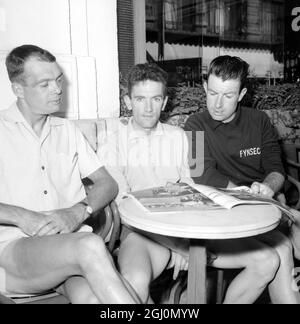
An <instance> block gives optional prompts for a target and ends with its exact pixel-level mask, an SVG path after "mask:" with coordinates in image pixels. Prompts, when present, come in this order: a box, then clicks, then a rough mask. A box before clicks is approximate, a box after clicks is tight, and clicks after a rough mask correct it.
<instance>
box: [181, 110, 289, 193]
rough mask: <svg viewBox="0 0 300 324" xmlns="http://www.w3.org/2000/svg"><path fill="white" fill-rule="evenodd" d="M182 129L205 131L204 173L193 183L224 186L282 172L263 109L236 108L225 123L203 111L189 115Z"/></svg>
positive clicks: (275, 140)
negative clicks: (232, 115)
mask: <svg viewBox="0 0 300 324" xmlns="http://www.w3.org/2000/svg"><path fill="white" fill-rule="evenodd" d="M185 130H186V131H193V132H194V131H204V139H205V145H204V155H205V158H204V173H203V175H202V176H201V177H197V178H194V180H195V182H196V183H201V184H205V185H210V186H214V187H219V188H225V187H227V185H228V183H229V181H231V182H233V183H234V184H235V185H239V186H240V185H251V184H252V183H253V182H254V181H257V182H262V181H263V180H264V179H265V178H266V176H267V175H268V174H270V173H272V172H279V173H281V174H283V175H285V172H284V167H283V164H282V160H281V150H280V146H279V143H278V136H277V133H276V131H275V129H274V127H273V126H272V124H271V122H270V120H269V118H268V116H267V115H266V114H265V113H264V112H262V111H258V110H255V109H251V108H244V107H239V108H238V110H237V113H236V116H235V118H234V119H233V120H232V121H231V122H230V123H227V124H224V123H222V122H219V121H215V120H213V119H212V118H211V116H210V114H209V112H208V111H205V112H203V113H197V114H194V115H192V116H191V117H190V118H189V119H188V120H187V122H186V125H185ZM193 138H195V136H193ZM196 146H197V144H194V145H193V147H196Z"/></svg>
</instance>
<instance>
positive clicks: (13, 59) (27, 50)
mask: <svg viewBox="0 0 300 324" xmlns="http://www.w3.org/2000/svg"><path fill="white" fill-rule="evenodd" d="M30 58H37V59H39V60H41V61H44V62H56V58H55V56H54V55H52V54H51V53H50V52H48V51H47V50H45V49H43V48H40V47H38V46H35V45H22V46H19V47H16V48H14V49H13V50H12V51H11V52H10V53H9V54H8V55H7V57H6V61H5V64H6V68H7V73H8V77H9V79H10V81H11V82H24V80H23V78H22V76H23V73H24V65H25V63H26V61H27V60H29V59H30Z"/></svg>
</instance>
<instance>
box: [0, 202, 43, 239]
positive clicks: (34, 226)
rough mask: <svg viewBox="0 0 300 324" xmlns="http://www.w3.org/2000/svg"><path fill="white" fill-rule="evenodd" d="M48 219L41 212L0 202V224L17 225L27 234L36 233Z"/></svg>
mask: <svg viewBox="0 0 300 324" xmlns="http://www.w3.org/2000/svg"><path fill="white" fill-rule="evenodd" d="M48 221H49V220H48V218H47V217H46V216H45V215H43V214H41V213H37V212H34V211H31V210H28V209H25V208H21V207H17V206H11V205H6V204H2V203H0V224H2V225H14V226H17V227H19V228H20V229H21V230H22V231H23V232H24V233H25V234H27V235H29V236H34V235H36V233H38V232H39V230H40V229H41V228H43V227H44V226H45V225H46V224H47V223H48Z"/></svg>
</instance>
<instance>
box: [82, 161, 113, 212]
mask: <svg viewBox="0 0 300 324" xmlns="http://www.w3.org/2000/svg"><path fill="white" fill-rule="evenodd" d="M88 178H89V179H90V180H91V181H92V182H93V185H92V186H91V187H90V189H89V190H88V197H87V199H88V203H89V205H90V206H91V207H92V208H93V210H94V211H98V210H100V209H102V208H104V207H105V206H106V205H107V204H109V203H110V202H111V201H112V200H113V199H115V198H116V196H117V194H118V184H117V183H116V181H115V180H114V179H113V177H112V176H111V175H110V174H109V173H108V172H107V170H106V169H105V167H102V168H100V169H98V170H97V171H95V172H94V173H93V174H91V175H90V176H89V177H88Z"/></svg>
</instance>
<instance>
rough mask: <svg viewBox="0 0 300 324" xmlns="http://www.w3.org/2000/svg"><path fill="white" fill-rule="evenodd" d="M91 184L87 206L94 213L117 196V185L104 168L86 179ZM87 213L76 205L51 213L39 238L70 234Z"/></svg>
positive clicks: (39, 233)
mask: <svg viewBox="0 0 300 324" xmlns="http://www.w3.org/2000/svg"><path fill="white" fill-rule="evenodd" d="M88 178H89V179H90V180H91V182H92V184H91V185H90V186H89V188H88V190H87V194H88V196H87V198H86V200H87V201H88V204H89V205H90V206H91V207H92V209H93V211H94V212H96V211H98V210H100V209H102V208H104V207H105V206H106V205H107V204H109V203H110V202H111V201H112V200H113V199H114V198H115V197H116V196H117V194H118V185H117V183H116V182H115V180H114V179H113V178H112V177H111V175H110V174H109V173H108V172H107V171H106V169H105V168H104V167H101V168H99V169H98V170H97V171H95V172H94V173H92V174H91V175H90V176H89V177H88ZM88 216H89V215H88V213H86V212H85V206H84V205H83V204H80V202H79V203H77V204H76V205H74V206H72V207H70V208H67V209H62V210H55V211H53V212H52V213H51V214H50V215H49V217H50V219H51V221H50V222H48V224H46V226H44V227H43V228H41V230H40V231H39V232H38V235H39V236H44V235H53V234H58V233H72V232H74V231H75V230H77V229H78V228H79V227H80V225H81V224H82V223H83V222H84V221H85V220H86V219H87V217H88Z"/></svg>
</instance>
